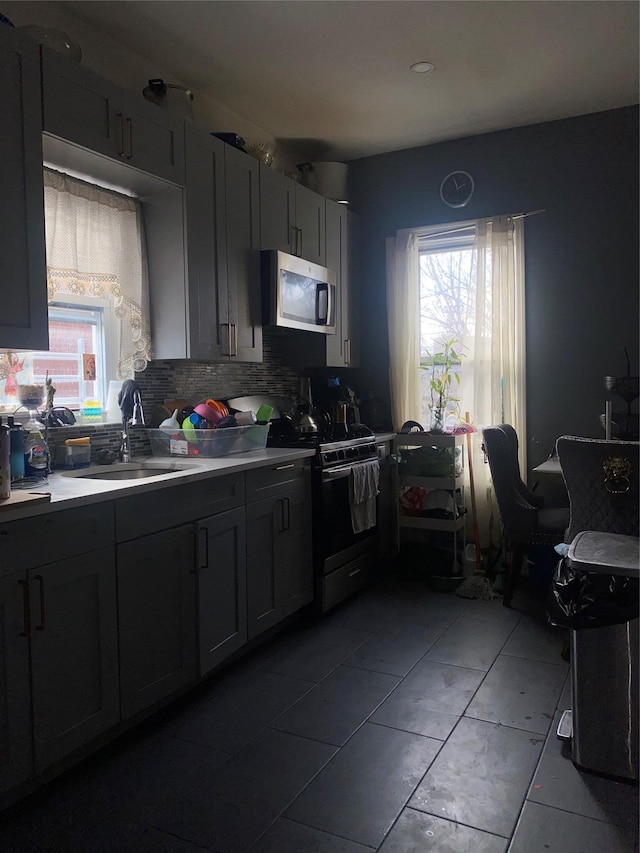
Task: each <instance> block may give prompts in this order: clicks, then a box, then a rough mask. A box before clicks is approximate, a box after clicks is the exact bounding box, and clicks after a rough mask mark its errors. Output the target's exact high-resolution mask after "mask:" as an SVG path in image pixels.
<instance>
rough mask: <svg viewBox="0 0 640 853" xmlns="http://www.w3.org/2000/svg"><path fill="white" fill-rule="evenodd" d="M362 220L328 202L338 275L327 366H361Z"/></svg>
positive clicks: (330, 251)
mask: <svg viewBox="0 0 640 853" xmlns="http://www.w3.org/2000/svg"><path fill="white" fill-rule="evenodd" d="M358 226H359V220H358V217H357V216H356V215H355V214H354V213H352V212H351V211H349V210H348V209H347V208H346V206H345V205H344V204H338V203H337V202H335V201H330V200H328V199H327V266H328V267H329V268H330V269H333V270H335V271H336V273H337V302H338V305H337V312H336V320H337V322H336V333H335V335H327V360H326V365H327V367H359V366H360V305H359V298H360V276H359V272H358V264H359V230H358Z"/></svg>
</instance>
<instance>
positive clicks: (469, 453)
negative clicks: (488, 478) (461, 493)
mask: <svg viewBox="0 0 640 853" xmlns="http://www.w3.org/2000/svg"><path fill="white" fill-rule="evenodd" d="M465 417H466V421H467V423H469V412H466V413H465ZM467 456H468V457H469V486H470V491H471V518H472V521H473V542H474V545H475V551H476V573H477V574H479V575H481V574H482V561H481V559H480V532H479V530H478V515H477V513H476V490H475V486H474V482H473V452H472V448H471V433H470V432H468V433H467Z"/></svg>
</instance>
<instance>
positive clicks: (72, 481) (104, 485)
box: [0, 448, 315, 523]
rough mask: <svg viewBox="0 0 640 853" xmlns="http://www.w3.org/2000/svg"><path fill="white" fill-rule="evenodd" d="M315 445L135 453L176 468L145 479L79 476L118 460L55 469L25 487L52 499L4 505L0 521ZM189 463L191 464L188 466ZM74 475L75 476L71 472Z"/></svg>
mask: <svg viewBox="0 0 640 853" xmlns="http://www.w3.org/2000/svg"><path fill="white" fill-rule="evenodd" d="M314 455H315V451H314V450H313V449H305V450H299V449H286V448H265V449H264V450H252V451H249V452H247V453H235V454H231V455H229V456H224V457H219V458H216V459H203V458H198V459H182V458H178V457H175V456H174V457H160V456H144V457H142V456H136V457H134V458H133V459H132V462H133V463H139V462H144V463H145V464H149V465H150V466H154V467H158V468H172V467H174V466H175V468H176V470H175V472H174V473H171V474H162V475H161V476H159V477H151V478H150V479H142V480H93V479H84V478H82V477H78V476H77V475H78V474H83V473H88V472H89V471H90V470H91V471H93V470H97V469H100V470H104V469H105V467H106V468H107V469H108V468H111V467H113V468H117V467H118V463H115V465H113V466H96V465H92V466H91V469H88V468H78V469H76V470H75V471H56V472H54V473H53V474H50V475H49V482H48V484H43V485H42V486H39V487H38V486H34V487H32V488H30V489H26V490H22V489H20V490H16V493H17V492H18V491H20V492H21V491H28V492H37V493H43V492H48V493H49V494H50V495H51V501H50V502H47V503H39V504H34V505H30V504H22V505H16V508H15V509H9V508H8V506H5V507H4V508H3V509H2V511H0V522H2V523H4V522H7V521H15V520H16V519H19V518H28V517H31V516H36V515H42V514H44V513H49V512H55V511H57V510H62V509H70V508H72V507H74V506H85V505H86V504H90V503H99V502H101V501H106V500H112V499H114V498H121V497H123V496H125V495H126V496H129V495H138V494H142V493H144V492H153V491H156V490H157V489H165V488H167V487H168V486H173V485H182V484H184V483H189V482H195V481H196V480H205V479H209V478H214V477H220V476H223V475H225V474H233V473H237V472H240V471H248V470H250V469H251V468H261V467H263V466H266V465H272V464H273V463H281V462H290V461H293V460H295V459H304V458H305V457H309V456H314ZM187 466H188V467H187ZM69 475H72V476H69Z"/></svg>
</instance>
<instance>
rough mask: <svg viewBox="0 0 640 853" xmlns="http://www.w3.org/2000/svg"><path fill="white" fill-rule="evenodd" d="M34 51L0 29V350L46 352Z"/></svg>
mask: <svg viewBox="0 0 640 853" xmlns="http://www.w3.org/2000/svg"><path fill="white" fill-rule="evenodd" d="M39 65H40V62H39V56H38V48H37V45H36V44H35V43H34V42H33V41H31V40H29V39H27V38H26V37H24V36H22V37H21V36H20V34H19V33H18V32H17V30H14V29H12V28H11V27H6V26H0V115H2V156H1V157H0V186H2V193H1V194H0V233H2V246H3V249H2V252H0V282H2V310H1V311H0V348H2V349H6V350H24V349H34V350H46V349H48V348H49V325H48V323H49V320H48V314H47V275H46V265H45V239H44V201H43V194H44V193H43V183H42V120H41V114H40V71H39Z"/></svg>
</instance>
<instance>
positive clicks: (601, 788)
mask: <svg viewBox="0 0 640 853" xmlns="http://www.w3.org/2000/svg"><path fill="white" fill-rule="evenodd" d="M559 719H560V714H557V715H556V717H555V719H554V722H553V726H552V728H551V731H550V733H549V737H548V738H547V742H546V743H545V746H544V750H543V752H542V758H541V759H540V764H539V765H538V768H537V769H536V772H535V775H534V777H533V782H532V783H531V787H530V789H529V793H528V794H527V799H528V800H531V801H532V802H535V803H539V804H541V805H547V806H553V807H554V808H558V809H562V810H563V811H567V812H573V813H575V814H579V815H583V816H584V817H590V818H594V819H595V820H599V821H604V822H605V823H612V824H616V825H617V826H626V827H631V828H633V827H636V828H637V827H638V820H639V815H638V788H637V787H636V786H634V785H630V784H627V783H625V782H614V781H612V780H610V779H605V778H603V777H602V776H595V775H594V774H593V773H585V772H584V771H581V770H578V768H577V767H576V766H575V765H574V764H573V762H572V761H571V745H570V743H565V742H563V741H560V740H558V739H557V738H556V736H555V731H556V729H557V726H558V722H559Z"/></svg>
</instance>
